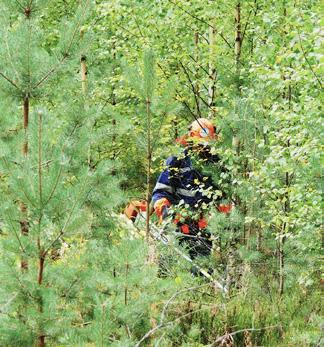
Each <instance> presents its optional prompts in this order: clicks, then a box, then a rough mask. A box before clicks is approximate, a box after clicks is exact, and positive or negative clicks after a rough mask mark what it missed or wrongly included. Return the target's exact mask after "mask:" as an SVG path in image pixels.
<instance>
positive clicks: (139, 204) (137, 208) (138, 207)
mask: <svg viewBox="0 0 324 347" xmlns="http://www.w3.org/2000/svg"><path fill="white" fill-rule="evenodd" d="M145 211H146V201H145V200H133V201H131V202H130V203H129V204H128V205H127V206H126V207H125V210H124V214H125V215H126V217H127V218H129V219H130V220H131V221H132V222H135V220H136V217H137V215H138V213H139V212H145Z"/></svg>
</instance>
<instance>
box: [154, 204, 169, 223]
mask: <svg viewBox="0 0 324 347" xmlns="http://www.w3.org/2000/svg"><path fill="white" fill-rule="evenodd" d="M169 206H171V203H170V201H169V200H168V199H167V198H162V199H160V200H157V201H156V202H155V204H154V211H155V213H156V215H157V216H158V217H159V221H160V223H161V222H162V221H163V220H164V219H165V218H166V217H167V216H168V212H169Z"/></svg>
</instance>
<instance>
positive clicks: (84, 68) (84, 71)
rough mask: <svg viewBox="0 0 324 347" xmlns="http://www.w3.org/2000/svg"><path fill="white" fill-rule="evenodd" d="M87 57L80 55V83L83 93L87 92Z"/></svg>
mask: <svg viewBox="0 0 324 347" xmlns="http://www.w3.org/2000/svg"><path fill="white" fill-rule="evenodd" d="M87 73H88V72H87V58H86V56H85V55H82V56H81V85H82V92H83V94H84V95H86V94H87Z"/></svg>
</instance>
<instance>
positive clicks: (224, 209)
mask: <svg viewBox="0 0 324 347" xmlns="http://www.w3.org/2000/svg"><path fill="white" fill-rule="evenodd" d="M232 209H233V204H232V203H229V204H219V205H218V206H217V210H218V211H219V212H221V213H225V214H228V213H230V212H231V211H232Z"/></svg>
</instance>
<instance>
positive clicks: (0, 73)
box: [0, 71, 19, 89]
mask: <svg viewBox="0 0 324 347" xmlns="http://www.w3.org/2000/svg"><path fill="white" fill-rule="evenodd" d="M0 76H2V77H3V78H4V79H5V80H7V81H8V82H9V83H10V84H12V85H13V86H14V87H15V88H17V89H19V87H18V85H17V84H16V83H15V82H14V81H12V80H11V79H10V78H9V77H7V76H6V75H5V74H4V73H3V72H1V71H0Z"/></svg>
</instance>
